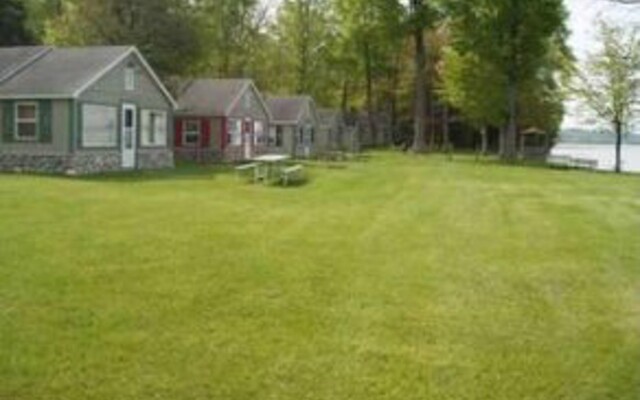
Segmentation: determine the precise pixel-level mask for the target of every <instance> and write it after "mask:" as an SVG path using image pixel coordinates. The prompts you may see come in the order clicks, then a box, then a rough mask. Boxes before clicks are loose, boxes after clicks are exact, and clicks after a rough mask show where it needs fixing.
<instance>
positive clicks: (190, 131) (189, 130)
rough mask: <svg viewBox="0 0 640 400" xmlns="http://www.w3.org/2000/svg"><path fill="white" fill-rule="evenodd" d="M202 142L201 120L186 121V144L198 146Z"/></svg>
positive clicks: (184, 141)
mask: <svg viewBox="0 0 640 400" xmlns="http://www.w3.org/2000/svg"><path fill="white" fill-rule="evenodd" d="M199 142H200V121H198V120H197V119H190V120H186V121H184V140H183V143H184V145H185V146H197V145H198V143H199Z"/></svg>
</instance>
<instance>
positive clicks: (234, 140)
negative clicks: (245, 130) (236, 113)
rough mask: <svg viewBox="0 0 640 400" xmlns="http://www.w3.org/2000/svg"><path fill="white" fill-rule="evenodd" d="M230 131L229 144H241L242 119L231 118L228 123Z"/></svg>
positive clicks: (228, 130)
mask: <svg viewBox="0 0 640 400" xmlns="http://www.w3.org/2000/svg"><path fill="white" fill-rule="evenodd" d="M227 132H229V144H231V145H234V146H239V145H241V144H242V120H239V119H230V120H229V122H228V123H227Z"/></svg>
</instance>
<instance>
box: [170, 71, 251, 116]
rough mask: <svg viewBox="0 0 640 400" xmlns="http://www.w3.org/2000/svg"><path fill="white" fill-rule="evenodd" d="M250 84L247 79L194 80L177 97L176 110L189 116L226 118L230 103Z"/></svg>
mask: <svg viewBox="0 0 640 400" xmlns="http://www.w3.org/2000/svg"><path fill="white" fill-rule="evenodd" d="M251 83H252V82H251V80H249V79H195V80H193V81H191V82H189V83H188V84H187V85H186V86H185V88H184V89H183V90H182V92H181V94H180V96H179V97H178V109H179V111H180V112H181V113H183V114H189V115H201V116H202V115H205V116H209V115H210V116H214V117H224V116H227V111H228V109H229V106H230V105H231V103H233V101H234V100H236V99H237V98H238V97H239V96H240V94H241V93H242V92H243V91H244V90H246V89H247V88H248V87H249V86H250V85H251Z"/></svg>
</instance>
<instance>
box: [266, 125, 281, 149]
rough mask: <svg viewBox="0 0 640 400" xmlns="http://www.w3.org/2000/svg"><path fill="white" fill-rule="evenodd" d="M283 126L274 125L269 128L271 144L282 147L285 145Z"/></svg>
mask: <svg viewBox="0 0 640 400" xmlns="http://www.w3.org/2000/svg"><path fill="white" fill-rule="evenodd" d="M283 131H284V129H283V127H282V126H279V125H278V126H272V127H271V129H270V130H269V146H274V147H282V146H283V145H284V139H283Z"/></svg>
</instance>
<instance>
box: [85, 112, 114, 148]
mask: <svg viewBox="0 0 640 400" xmlns="http://www.w3.org/2000/svg"><path fill="white" fill-rule="evenodd" d="M86 107H100V108H108V109H109V112H110V114H111V113H113V114H112V115H111V117H113V118H114V120H113V122H114V125H113V131H112V132H111V133H112V134H113V139H114V140H113V142H112V143H106V142H105V143H97V142H93V143H91V142H88V141H87V140H86V138H85V135H86V129H85V128H86V127H85V124H86V123H87V118H86V115H85V109H86ZM105 111H106V110H105ZM118 112H119V111H118V107H116V106H110V105H104V104H92V103H84V104H82V107H80V113H81V115H82V126H81V127H80V136H81V142H82V147H83V148H87V149H101V148H102V149H104V148H115V147H118V137H119V134H120V126H119V125H120V124H119V121H118Z"/></svg>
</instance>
